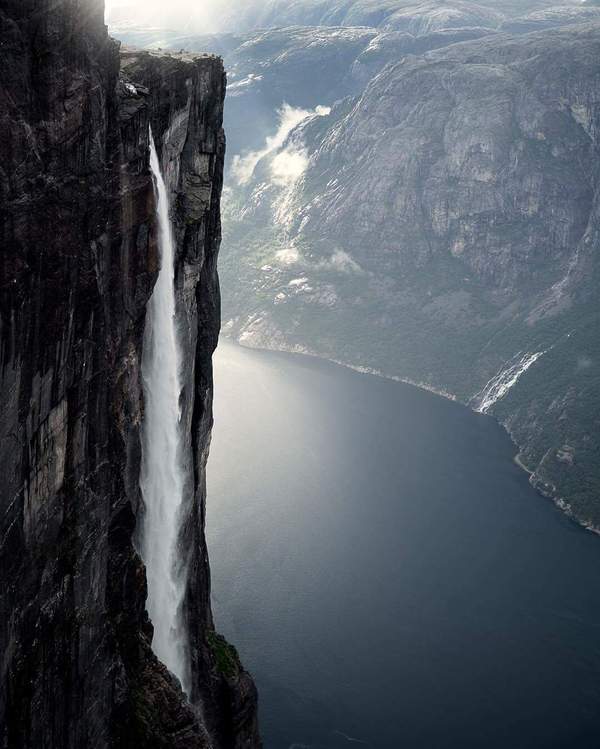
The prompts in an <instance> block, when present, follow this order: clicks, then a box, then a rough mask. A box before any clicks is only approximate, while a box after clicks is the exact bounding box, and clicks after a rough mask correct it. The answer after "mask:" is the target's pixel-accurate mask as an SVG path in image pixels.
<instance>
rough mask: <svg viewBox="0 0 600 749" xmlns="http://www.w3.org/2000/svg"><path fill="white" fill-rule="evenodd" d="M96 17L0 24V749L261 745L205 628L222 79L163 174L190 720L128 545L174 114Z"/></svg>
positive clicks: (247, 697) (250, 700)
mask: <svg viewBox="0 0 600 749" xmlns="http://www.w3.org/2000/svg"><path fill="white" fill-rule="evenodd" d="M102 5H103V4H102V3H100V2H97V1H96V0H59V2H56V0H53V1H52V2H50V0H45V1H44V2H40V1H39V0H35V2H34V0H25V1H23V0H19V2H9V3H3V5H2V9H1V10H0V21H1V24H0V35H1V36H0V66H1V68H2V71H3V77H2V81H1V82H0V111H1V114H0V149H1V158H0V190H1V197H0V210H1V216H2V221H1V230H2V254H1V257H0V381H1V382H0V398H1V412H0V466H1V469H2V486H1V488H0V510H1V521H0V522H1V535H0V539H1V540H0V652H2V654H3V661H2V671H1V674H0V680H1V681H0V743H1V744H2V745H3V746H6V747H11V749H12V747H32V749H33V747H35V749H38V748H39V747H49V748H50V747H58V746H60V747H73V748H74V749H75V748H76V747H77V748H79V747H82V746H86V747H99V748H100V747H109V746H148V747H165V748H166V747H182V748H183V747H186V749H187V748H189V747H208V746H212V747H226V746H227V747H229V746H249V747H250V746H257V745H258V738H257V734H256V722H255V721H256V718H255V694H254V690H253V687H252V683H251V681H250V680H249V677H247V675H246V674H245V673H244V672H243V670H242V669H241V667H240V665H239V661H238V660H237V657H234V656H235V652H234V651H233V649H231V648H230V647H229V646H227V645H226V644H225V643H223V642H222V641H221V640H220V639H219V638H218V636H217V635H215V634H214V631H213V628H212V620H211V614H210V606H209V578H208V564H207V560H206V550H205V545H204V541H203V520H204V465H205V461H206V454H207V450H208V442H209V436H210V424H211V416H210V403H211V393H212V391H211V374H210V356H211V354H212V350H213V348H214V345H215V341H216V331H217V329H218V309H219V299H218V287H217V281H216V270H215V261H216V252H217V249H218V245H219V239H220V233H219V196H220V189H221V179H222V159H223V146H224V141H223V136H222V132H221V114H222V103H223V95H224V80H223V73H222V67H221V64H220V62H219V61H218V60H216V59H210V60H205V61H201V62H198V63H193V65H195V70H197V75H192V76H191V77H190V78H191V79H190V80H188V78H187V77H186V78H185V86H184V87H185V88H186V101H190V102H191V106H190V107H189V110H188V122H187V125H186V139H185V143H184V144H183V145H182V148H181V151H180V153H176V152H175V151H174V152H173V156H172V162H173V164H174V165H176V164H178V165H179V174H180V181H179V182H178V185H179V188H178V189H179V190H180V194H179V197H178V201H177V204H176V211H175V212H176V215H177V227H178V228H177V238H178V252H179V262H178V287H179V289H180V299H181V307H182V310H185V320H184V322H182V324H183V327H184V329H185V330H187V331H188V338H189V350H190V352H191V353H192V354H193V356H192V361H194V362H195V365H194V366H193V367H192V365H190V373H189V382H190V385H192V384H193V388H190V392H187V393H186V402H187V403H188V404H189V405H188V409H187V413H188V414H189V416H188V418H189V423H190V429H192V428H193V434H194V443H193V446H192V453H191V455H192V458H191V459H193V460H194V464H195V474H194V475H195V487H194V489H195V492H194V503H193V506H191V507H190V508H189V518H188V521H187V523H186V539H185V541H186V548H187V549H189V550H190V551H189V559H188V563H189V564H190V566H191V569H192V574H191V575H190V579H192V580H193V584H190V590H189V595H188V606H187V608H188V619H189V624H190V629H191V631H192V641H193V643H194V645H195V646H196V652H197V656H196V662H195V664H194V665H195V674H194V675H195V685H196V686H195V694H194V698H195V700H194V702H195V703H196V707H191V706H190V704H189V703H187V701H186V699H185V697H184V695H183V693H182V692H181V690H180V687H179V685H178V683H177V682H176V680H175V679H174V678H173V677H172V676H171V675H170V674H169V673H168V671H167V670H166V669H165V668H164V666H162V664H160V663H159V662H158V660H157V659H156V658H155V656H154V655H153V653H152V650H151V637H152V625H151V623H150V622H149V621H148V618H147V615H146V613H145V597H146V582H145V572H144V568H143V565H142V563H141V561H140V559H139V557H138V555H137V553H136V551H135V544H134V535H135V528H136V522H137V517H138V515H139V513H140V512H141V510H142V508H141V498H140V492H139V469H140V423H141V419H142V413H143V403H142V388H141V383H140V361H141V347H142V340H143V330H144V321H145V311H146V304H147V301H148V299H149V296H150V294H151V291H152V288H153V284H154V280H155V277H156V272H157V268H158V248H157V246H156V237H157V228H156V222H155V201H154V192H153V185H152V180H151V176H150V173H149V168H148V125H149V123H150V121H152V124H153V126H154V127H155V133H159V134H160V138H161V140H162V142H163V143H167V144H170V142H171V140H170V138H169V137H166V138H165V137H164V135H165V132H166V131H168V130H170V131H171V132H177V123H176V122H174V121H173V117H174V116H175V115H176V114H177V112H178V105H177V102H176V101H175V103H174V104H173V106H169V107H167V108H166V109H165V110H164V111H163V110H159V109H157V108H156V105H157V99H156V98H155V97H154V95H152V96H150V95H146V94H145V93H143V92H140V93H137V92H136V93H135V94H133V88H132V87H131V85H130V84H129V83H128V82H127V81H126V80H124V79H122V78H120V72H119V65H120V59H119V48H118V45H117V44H116V43H115V42H113V41H112V40H111V39H109V37H108V36H107V33H106V29H105V27H104V23H103V7H102ZM162 64H163V63H161V65H162ZM164 64H165V66H166V68H165V69H168V68H169V63H168V61H167V62H166V63H164ZM167 83H168V84H170V83H171V81H167ZM178 95H179V92H178V91H174V92H173V93H170V94H169V96H172V97H173V99H174V100H175V99H176V97H177V96H178ZM159 98H160V97H159ZM157 140H158V138H157ZM168 147H170V146H168ZM163 156H164V152H163ZM185 323H187V325H189V326H191V327H186V325H185ZM224 655H225V656H227V658H228V659H226V660H225V662H226V667H224V666H223V662H224ZM202 703H205V704H206V706H204V705H203V704H202ZM225 725H227V726H228V727H229V730H227V729H226V728H225V727H224V726H225Z"/></svg>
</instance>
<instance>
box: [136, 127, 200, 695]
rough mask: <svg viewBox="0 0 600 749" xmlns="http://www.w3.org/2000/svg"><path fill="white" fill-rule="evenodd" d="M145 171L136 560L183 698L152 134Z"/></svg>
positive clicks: (175, 383)
mask: <svg viewBox="0 0 600 749" xmlns="http://www.w3.org/2000/svg"><path fill="white" fill-rule="evenodd" d="M150 167H151V170H152V174H153V176H154V184H155V191H156V196H157V217H158V228H159V249H160V258H161V267H160V272H159V274H158V279H157V281H156V285H155V287H154V291H153V293H152V296H151V297H150V301H149V302H148V309H147V312H146V328H145V332H144V353H143V357H142V380H143V387H144V399H145V411H144V422H143V426H142V468H141V478H140V486H141V491H142V496H143V498H144V504H145V512H144V516H143V523H142V527H141V529H140V530H141V533H140V536H141V538H140V545H141V549H140V551H141V555H142V558H143V560H144V562H145V564H146V570H147V577H148V603H147V608H148V613H149V615H150V619H151V620H152V623H153V624H154V640H153V643H152V648H153V650H154V652H155V653H156V655H157V656H158V658H159V659H160V660H161V661H162V662H163V663H164V664H165V665H166V666H167V668H168V669H169V670H170V671H171V672H172V673H173V674H175V676H177V678H178V679H179V680H180V682H181V685H182V687H183V689H184V690H185V691H186V692H188V693H189V683H188V682H189V678H188V662H189V661H188V656H187V636H186V633H185V626H184V622H183V617H182V611H181V608H182V602H183V596H184V591H185V580H184V579H183V578H184V575H182V574H181V573H178V571H177V567H178V565H177V561H178V538H179V530H180V512H181V507H182V503H183V497H184V491H185V485H186V481H185V468H184V461H183V457H184V455H183V453H184V449H183V440H182V433H181V407H180V401H179V398H180V394H181V389H182V384H181V380H180V373H181V366H180V360H181V352H180V349H179V343H178V340H177V329H176V318H175V288H174V275H175V268H174V261H175V252H174V242H173V232H172V228H171V222H170V218H169V197H168V194H167V188H166V185H165V181H164V179H163V177H162V174H161V169H160V163H159V160H158V154H157V152H156V146H155V143H154V138H153V136H152V131H150Z"/></svg>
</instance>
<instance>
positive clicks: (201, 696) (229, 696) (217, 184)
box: [122, 51, 258, 747]
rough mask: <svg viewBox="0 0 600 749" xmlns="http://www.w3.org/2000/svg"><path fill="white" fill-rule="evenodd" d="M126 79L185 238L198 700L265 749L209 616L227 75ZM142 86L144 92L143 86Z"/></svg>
mask: <svg viewBox="0 0 600 749" xmlns="http://www.w3.org/2000/svg"><path fill="white" fill-rule="evenodd" d="M122 70H123V74H124V75H125V76H127V78H128V79H129V80H130V81H131V82H132V85H133V86H134V88H136V90H138V92H139V93H138V96H139V95H142V96H143V95H144V92H145V91H148V92H149V97H150V109H151V113H152V114H151V122H152V132H153V134H154V138H155V142H156V147H157V151H158V152H159V156H160V160H161V163H162V168H163V173H164V174H165V177H166V183H167V186H168V189H169V192H170V204H171V211H172V221H173V226H174V233H175V241H176V255H177V256H176V273H175V287H176V297H177V305H178V317H179V335H180V342H181V344H182V346H183V364H184V368H185V371H184V393H183V403H182V405H183V421H184V424H185V429H186V430H187V431H188V433H189V434H190V435H191V450H190V454H189V456H188V458H189V460H190V475H191V486H190V487H189V492H188V500H187V507H186V510H185V520H184V527H183V530H182V537H181V559H182V574H187V579H188V587H187V596H186V601H185V616H186V619H187V623H188V631H189V636H190V645H191V658H192V681H193V695H192V700H193V701H195V702H198V704H200V705H201V706H202V714H203V717H204V721H205V723H206V724H207V726H208V727H209V730H210V732H211V735H213V736H215V737H218V741H219V742H220V743H221V744H222V745H223V746H236V747H238V746H239V747H246V746H248V747H251V746H255V745H256V742H257V740H258V739H257V736H258V731H257V725H256V699H257V697H256V690H255V687H254V684H253V682H252V680H251V679H250V677H249V676H248V674H247V673H246V672H245V671H244V670H243V668H242V667H241V664H240V662H239V659H238V657H237V653H236V652H235V650H234V649H233V648H232V647H231V646H230V645H228V644H227V643H226V642H225V641H224V640H223V639H222V638H220V637H219V636H218V635H217V634H216V632H215V630H214V624H213V621H212V615H211V610H210V570H209V563H208V554H207V550H206V541H205V537H204V518H205V500H206V461H207V458H208V449H209V446H210V435H211V429H212V396H213V379H212V354H213V351H214V349H215V347H216V345H217V339H218V333H219V328H220V295H219V282H218V277H217V254H218V250H219V245H220V242H221V217H220V197H221V188H222V184H223V162H224V157H225V137H224V133H223V130H222V119H223V99H224V95H225V75H224V72H223V66H222V62H221V60H220V59H219V58H216V57H212V56H197V55H187V54H182V55H175V54H159V53H149V52H138V51H129V52H127V51H124V53H123V55H122ZM140 84H141V85H140Z"/></svg>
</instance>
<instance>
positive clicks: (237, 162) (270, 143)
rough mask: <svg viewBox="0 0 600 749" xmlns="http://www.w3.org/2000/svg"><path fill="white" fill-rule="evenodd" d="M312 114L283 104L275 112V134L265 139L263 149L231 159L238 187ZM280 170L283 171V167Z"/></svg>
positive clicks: (250, 177) (247, 180)
mask: <svg viewBox="0 0 600 749" xmlns="http://www.w3.org/2000/svg"><path fill="white" fill-rule="evenodd" d="M312 114H314V112H311V111H309V110H307V109H299V108H297V107H291V106H290V105H289V104H284V105H283V106H282V107H281V108H280V109H279V110H278V111H277V116H278V119H279V126H278V128H277V132H276V133H275V135H270V136H268V137H267V138H266V140H265V145H264V147H263V148H261V149H260V150H258V151H250V152H249V153H247V154H244V155H243V156H240V155H237V156H234V157H233V165H232V169H233V176H234V178H235V180H236V181H237V183H238V185H245V184H247V183H248V182H249V181H250V180H251V179H252V175H253V174H254V170H255V169H256V165H257V164H258V162H259V161H260V160H261V159H263V158H264V157H265V156H268V155H269V154H271V153H275V151H278V150H279V149H280V148H281V147H282V146H283V144H284V143H285V140H286V138H287V137H288V135H289V134H290V133H291V132H292V130H293V129H294V128H295V127H296V125H299V124H300V123H301V122H302V121H303V120H305V119H306V118H307V117H310V116H311V115H312ZM282 169H283V170H284V171H285V167H284V166H283V165H282Z"/></svg>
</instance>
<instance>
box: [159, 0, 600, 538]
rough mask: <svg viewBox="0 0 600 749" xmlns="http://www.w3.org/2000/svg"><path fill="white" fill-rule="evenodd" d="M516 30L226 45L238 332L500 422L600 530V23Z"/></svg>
mask: <svg viewBox="0 0 600 749" xmlns="http://www.w3.org/2000/svg"><path fill="white" fill-rule="evenodd" d="M392 6H393V7H395V8H396V10H398V9H399V8H400V6H401V8H404V7H405V6H404V5H402V3H396V4H395V5H394V4H393V3H388V4H387V7H388V9H390V8H392ZM295 7H298V6H294V5H293V4H292V5H290V9H294V8H295ZM357 7H358V6H357ZM435 7H436V8H437V9H438V10H439V9H440V8H441V7H442V4H437V5H436V6H435ZM503 7H504V6H503ZM503 13H504V15H505V16H506V18H505V20H503V21H502V22H501V23H500V24H499V26H497V27H495V28H481V27H477V28H473V27H471V28H460V29H456V28H452V22H450V23H449V27H448V28H446V27H445V25H444V23H442V24H441V28H439V29H437V30H435V31H431V32H429V33H422V31H421V30H420V29H414V28H413V31H414V33H408V32H407V31H398V30H391V29H386V28H374V27H370V28H369V27H361V28H352V27H337V28H336V27H325V26H318V27H314V26H311V27H302V28H299V27H290V28H284V29H274V30H270V31H262V32H260V33H256V34H250V35H245V36H243V35H242V36H240V35H237V36H236V35H233V34H229V35H223V36H221V37H213V40H212V41H211V42H210V44H212V45H214V46H218V47H219V48H220V50H221V52H222V53H223V54H224V55H225V62H226V66H227V68H228V70H229V71H230V80H231V91H230V96H229V99H228V102H227V106H226V113H225V117H226V122H227V127H228V129H229V131H230V132H231V134H232V137H231V141H230V146H231V147H230V157H229V158H230V168H229V177H228V180H227V182H226V192H225V196H226V200H225V210H224V240H225V247H226V251H225V253H224V254H223V256H222V260H221V274H222V276H223V278H224V281H225V283H224V288H225V297H224V311H225V315H226V330H227V331H229V333H230V334H231V335H232V336H234V337H235V338H237V339H238V340H241V341H242V342H243V343H245V344H246V345H253V346H259V347H268V348H282V349H292V350H298V351H310V352H312V353H316V354H318V355H320V356H325V357H328V358H331V359H335V360H338V361H343V362H345V363H348V364H350V365H352V366H358V367H361V368H366V369H369V370H372V371H379V372H381V373H383V374H385V375H387V376H390V377H398V378H401V379H405V380H409V381H412V382H415V383H418V384H421V385H423V386H424V387H428V388H431V389H434V390H436V391H438V392H442V393H444V394H446V395H449V396H450V397H453V398H457V399H460V400H461V401H463V402H464V403H466V404H469V405H471V407H473V408H475V409H478V410H480V411H482V412H486V413H491V414H493V415H494V416H495V417H496V418H498V419H499V420H500V421H501V422H502V423H503V424H504V425H505V426H506V427H507V429H508V430H509V431H510V433H511V434H512V436H513V438H514V439H515V441H516V443H517V444H518V446H519V448H520V451H521V456H520V460H521V463H522V464H523V466H524V467H526V468H527V469H528V470H529V471H530V472H531V474H532V479H531V480H532V482H533V483H534V484H535V485H537V486H538V487H539V488H540V490H541V491H543V492H544V493H547V494H549V495H551V496H553V497H554V498H555V499H556V501H557V502H559V504H561V506H562V507H563V508H564V509H565V510H567V511H568V512H570V513H572V514H573V515H574V516H575V517H577V519H578V520H579V521H580V522H582V523H584V524H585V525H588V526H591V527H594V528H600V502H599V501H598V496H599V489H600V470H599V468H598V466H599V465H600V460H599V455H598V448H597V440H596V439H595V437H594V435H595V434H597V430H598V424H599V422H600V411H599V404H598V399H597V395H596V394H597V392H598V385H599V382H598V367H597V362H598V353H599V352H598V338H597V335H596V333H595V331H596V329H597V327H598V323H599V320H598V278H597V276H598V263H597V248H598V176H599V175H598V164H599V163H600V161H599V159H598V155H599V154H598V148H599V143H598V121H599V119H598V118H599V116H600V115H599V96H600V93H599V92H600V86H599V83H600V81H599V74H600V68H599V67H598V63H597V60H598V53H599V51H600V49H599V43H600V15H599V10H598V7H597V6H596V5H594V4H590V3H586V4H583V5H578V6H570V5H563V6H559V7H551V6H549V5H547V6H542V5H535V4H534V3H529V4H527V5H524V4H520V5H518V6H515V7H514V8H508V6H507V7H506V8H504V11H503ZM315 20H318V19H311V22H313V21H315ZM321 20H322V19H321ZM338 20H339V19H338ZM344 20H345V19H341V20H339V22H341V21H344ZM509 32H510V33H509ZM145 42H146V43H150V44H151V43H152V39H151V38H148V37H146V38H145ZM204 42H206V38H205V37H204V38H196V37H190V36H187V37H182V36H176V38H175V37H174V38H173V39H171V40H169V39H168V38H167V39H165V37H164V35H163V38H162V40H161V44H172V45H173V46H177V45H180V44H182V45H185V46H186V47H188V48H191V49H194V48H196V45H199V44H200V43H204ZM248 123H250V125H251V127H247V124H248ZM249 132H250V133H251V134H249Z"/></svg>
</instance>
